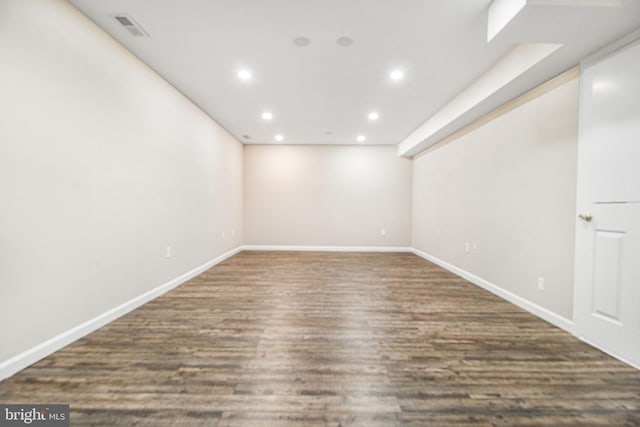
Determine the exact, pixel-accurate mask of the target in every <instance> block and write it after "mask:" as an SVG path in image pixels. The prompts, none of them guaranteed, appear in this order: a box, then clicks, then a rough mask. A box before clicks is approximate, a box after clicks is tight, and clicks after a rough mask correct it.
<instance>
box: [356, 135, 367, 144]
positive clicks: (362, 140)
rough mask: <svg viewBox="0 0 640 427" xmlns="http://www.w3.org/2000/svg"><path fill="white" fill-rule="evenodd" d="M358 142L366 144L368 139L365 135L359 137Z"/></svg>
mask: <svg viewBox="0 0 640 427" xmlns="http://www.w3.org/2000/svg"><path fill="white" fill-rule="evenodd" d="M357 139H358V142H365V141H366V140H367V137H366V136H364V135H358V138H357Z"/></svg>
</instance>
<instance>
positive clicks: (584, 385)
mask: <svg viewBox="0 0 640 427" xmlns="http://www.w3.org/2000/svg"><path fill="white" fill-rule="evenodd" d="M0 402H3V403H20V402H22V403H24V402H29V403H69V404H70V405H71V421H72V425H101V426H104V425H188V426H191V425H206V426H220V427H223V426H224V427H232V426H234V427H235V426H284V427H288V426H333V427H335V426H342V427H346V426H370V427H375V426H385V427H389V426H577V425H580V426H638V425H640V372H638V371H636V370H634V369H632V368H630V367H628V366H626V365H624V364H623V363H621V362H618V361H616V360H614V359H612V358H611V357H609V356H607V355H605V354H603V353H601V352H600V351H598V350H596V349H594V348H592V347H590V346H588V345H586V344H584V343H582V342H580V341H578V340H577V339H575V338H574V337H572V336H570V335H569V334H567V333H565V332H564V331H562V330H560V329H558V328H555V327H553V326H551V325H549V324H548V323H546V322H544V321H542V320H540V319H538V318H536V317H535V316H533V315H530V314H528V313H526V312H524V311H522V310H520V309H519V308H517V307H515V306H513V305H511V304H509V303H507V302H505V301H503V300H501V299H499V298H498V297H496V296H494V295H492V294H490V293H488V292H486V291H484V290H482V289H480V288H477V287H475V286H474V285H472V284H470V283H468V282H466V281H464V280H463V279H461V278H459V277H457V276H455V275H453V274H451V273H449V272H447V271H445V270H443V269H441V268H440V267H437V266H435V265H433V264H431V263H429V262H427V261H424V260H422V259H421V258H418V257H417V256H415V255H412V254H401V253H395V254H394V253H385V254H381V253H327V252H323V253H312V252H303V253H296V252H242V253H240V254H238V255H236V256H234V257H232V258H230V259H228V260H227V261H225V262H223V263H221V264H219V265H218V266H216V267H214V268H212V269H210V270H209V271H207V272H205V273H204V274H202V275H200V276H198V277H196V278H194V279H193V280H191V281H190V282H188V283H186V284H185V285H183V286H181V287H179V288H177V289H176V290H174V291H172V292H170V293H168V294H166V295H165V296H163V297H161V298H158V299H156V300H154V301H152V302H150V303H149V304H146V305H145V306H143V307H141V308H140V309H138V310H136V311H134V312H132V313H130V314H129V315H127V316H125V317H123V318H121V319H119V320H117V321H115V322H113V323H111V324H109V325H108V326H106V327H104V328H102V329H100V330H98V331H96V332H94V333H93V334H91V335H89V336H87V337H85V338H84V339H81V340H79V341H77V342H76V343H74V344H73V345H70V346H69V347H67V348H65V349H63V350H61V351H59V352H57V353H55V354H53V355H51V356H50V357H48V358H46V359H44V360H42V361H40V362H38V363H37V364H35V365H33V366H32V367H30V368H28V369H25V370H24V371H22V372H20V373H19V374H17V375H15V376H13V377H11V378H9V379H7V380H5V381H4V382H2V383H0Z"/></svg>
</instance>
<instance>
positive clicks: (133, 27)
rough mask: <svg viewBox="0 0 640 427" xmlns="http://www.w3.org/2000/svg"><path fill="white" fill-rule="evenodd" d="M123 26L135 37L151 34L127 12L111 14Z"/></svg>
mask: <svg viewBox="0 0 640 427" xmlns="http://www.w3.org/2000/svg"><path fill="white" fill-rule="evenodd" d="M111 16H112V17H113V19H115V20H116V21H117V22H118V23H119V24H120V25H122V27H123V28H124V29H125V30H127V31H129V34H131V35H132V36H134V37H149V34H148V33H147V32H146V31H145V30H144V29H143V28H142V27H141V26H140V24H138V23H137V22H136V21H134V20H133V18H132V17H131V16H129V15H127V14H126V13H116V14H113V15H111Z"/></svg>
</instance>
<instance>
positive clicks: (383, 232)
mask: <svg viewBox="0 0 640 427" xmlns="http://www.w3.org/2000/svg"><path fill="white" fill-rule="evenodd" d="M380 235H381V236H386V235H387V229H386V228H381V229H380Z"/></svg>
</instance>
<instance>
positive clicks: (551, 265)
mask: <svg viewBox="0 0 640 427" xmlns="http://www.w3.org/2000/svg"><path fill="white" fill-rule="evenodd" d="M501 110H504V111H501V112H502V113H503V114H501V115H500V114H497V113H496V114H495V117H494V118H493V119H492V120H488V121H486V122H485V123H484V124H482V125H481V126H479V127H476V128H475V129H472V130H470V131H467V132H466V133H465V132H461V135H460V136H458V137H457V138H452V140H451V141H449V142H448V143H444V144H442V145H441V146H437V147H434V148H433V149H431V150H429V151H428V152H426V153H424V154H422V155H420V156H418V157H416V158H415V160H414V165H413V174H414V175H413V246H414V247H415V248H416V249H418V250H420V251H423V252H425V253H427V254H429V255H432V256H435V257H437V258H439V259H441V260H443V261H445V262H448V263H450V264H453V265H454V266H456V267H459V268H461V269H463V270H466V271H467V272H470V273H472V274H475V275H476V276H479V277H480V278H482V279H485V280H487V281H489V282H491V283H493V284H495V285H497V286H499V287H501V288H503V289H504V290H507V291H509V292H512V293H514V294H516V295H518V296H520V297H522V298H524V299H526V300H528V301H530V302H533V303H534V304H537V305H539V306H542V307H543V308H546V309H548V310H550V311H552V312H554V313H556V314H558V315H560V316H562V317H565V318H567V319H571V317H572V292H573V265H574V263H573V252H574V224H575V199H576V162H577V160H576V150H577V141H578V78H577V77H576V72H575V71H572V72H570V73H569V74H566V75H564V76H561V77H559V78H558V80H556V81H555V82H551V83H549V84H547V85H546V86H545V87H542V88H539V89H537V91H536V93H535V94H534V95H531V94H530V95H527V96H525V97H524V98H522V99H520V100H518V102H516V103H514V104H512V105H511V106H508V107H507V108H502V109H501ZM466 242H469V243H470V245H471V252H469V253H467V252H465V243H466ZM474 244H476V245H477V254H475V253H473V245H474ZM538 277H543V278H544V279H545V290H544V292H539V291H538V290H537V278H538Z"/></svg>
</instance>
